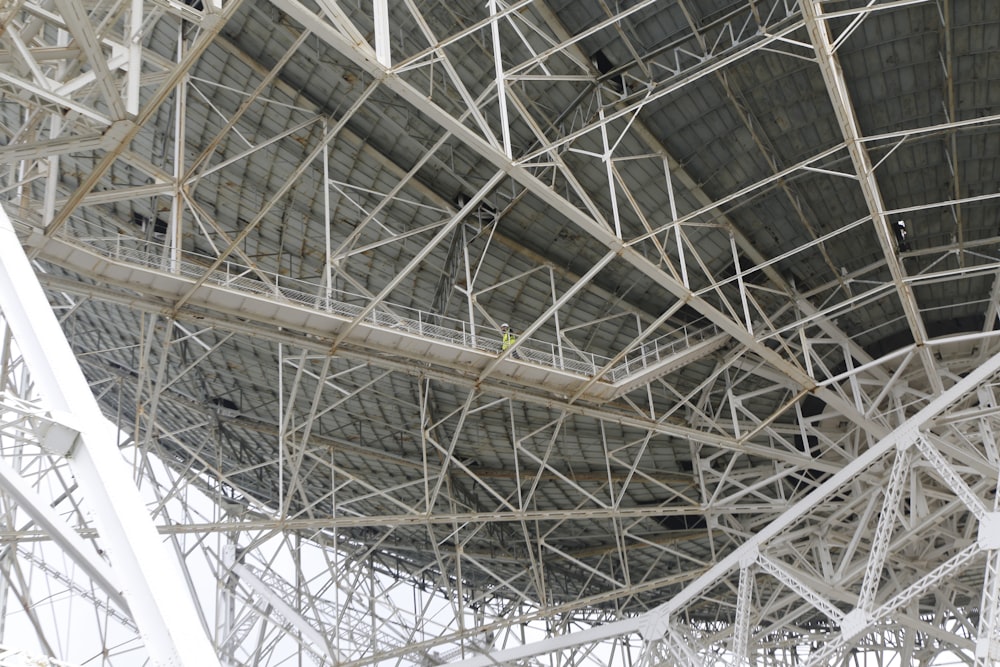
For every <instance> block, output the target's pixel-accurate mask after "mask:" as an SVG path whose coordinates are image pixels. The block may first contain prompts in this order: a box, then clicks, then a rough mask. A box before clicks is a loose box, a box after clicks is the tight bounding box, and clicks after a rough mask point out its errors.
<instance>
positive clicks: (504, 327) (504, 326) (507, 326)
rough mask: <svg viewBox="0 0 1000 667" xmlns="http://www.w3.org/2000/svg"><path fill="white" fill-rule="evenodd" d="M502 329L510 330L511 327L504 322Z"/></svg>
mask: <svg viewBox="0 0 1000 667" xmlns="http://www.w3.org/2000/svg"><path fill="white" fill-rule="evenodd" d="M500 328H501V329H510V325H509V324H507V323H506V322H504V323H503V324H501V325H500Z"/></svg>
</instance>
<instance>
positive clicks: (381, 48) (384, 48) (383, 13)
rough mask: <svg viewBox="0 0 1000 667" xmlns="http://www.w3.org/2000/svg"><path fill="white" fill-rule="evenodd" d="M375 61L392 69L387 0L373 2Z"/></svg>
mask: <svg viewBox="0 0 1000 667" xmlns="http://www.w3.org/2000/svg"><path fill="white" fill-rule="evenodd" d="M374 12H375V16H374V18H375V59H376V60H378V61H379V63H381V64H382V66H383V67H385V68H386V69H389V68H390V67H392V50H391V49H390V48H389V0H375V8H374Z"/></svg>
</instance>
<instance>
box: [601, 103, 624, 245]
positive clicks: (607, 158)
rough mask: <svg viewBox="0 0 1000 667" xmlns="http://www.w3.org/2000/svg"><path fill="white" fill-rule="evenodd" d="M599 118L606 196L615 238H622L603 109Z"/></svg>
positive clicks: (612, 164) (613, 168)
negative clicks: (613, 222) (606, 184)
mask: <svg viewBox="0 0 1000 667" xmlns="http://www.w3.org/2000/svg"><path fill="white" fill-rule="evenodd" d="M597 112H598V114H599V115H600V118H601V144H602V147H603V149H604V153H603V154H602V155H601V158H602V159H603V160H604V171H605V172H606V173H607V177H608V194H609V195H610V196H611V214H612V215H613V216H614V219H615V236H617V237H618V238H621V237H622V220H621V215H619V213H618V191H617V190H616V189H615V165H614V163H613V162H612V161H611V147H610V145H609V144H608V126H607V124H606V123H605V122H604V107H601V108H599V109H598V110H597Z"/></svg>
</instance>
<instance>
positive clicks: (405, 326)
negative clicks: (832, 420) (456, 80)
mask: <svg viewBox="0 0 1000 667" xmlns="http://www.w3.org/2000/svg"><path fill="white" fill-rule="evenodd" d="M64 230H65V228H64ZM60 236H61V237H62V238H63V239H64V240H66V241H68V242H70V243H74V244H77V245H83V246H85V247H87V248H88V249H90V250H91V251H93V252H96V253H98V254H100V255H102V256H104V257H107V258H108V259H112V260H115V261H121V262H125V263H130V264H135V265H138V266H142V267H145V268H149V269H153V270H157V271H164V272H166V273H170V274H172V275H178V276H182V277H185V278H192V279H195V280H202V279H203V280H204V282H206V283H209V284H212V285H215V286H218V287H222V288H226V289H231V290H235V291H238V292H243V293H247V294H254V295H259V296H267V297H277V298H281V299H284V300H286V301H289V302H292V303H295V304H297V305H300V306H304V307H306V308H311V309H314V310H319V311H323V312H327V313H330V314H333V315H337V316H340V317H343V318H347V319H354V318H356V317H357V316H358V315H360V314H361V312H362V311H363V310H364V308H365V304H366V303H367V298H366V297H364V296H363V295H360V294H354V293H351V292H348V291H345V290H341V289H336V288H329V289H328V288H326V287H324V286H322V285H320V284H318V283H310V282H308V281H303V280H298V279H295V278H289V277H287V276H282V275H280V274H278V273H274V272H270V271H262V270H259V269H252V268H250V267H247V266H243V265H240V264H237V263H235V262H231V261H228V260H226V261H223V262H222V263H221V264H219V266H218V268H216V269H214V270H212V271H210V272H208V273H207V274H206V271H208V269H209V268H210V267H211V265H213V264H215V262H216V259H215V258H213V257H210V256H207V255H200V254H198V253H193V252H188V251H184V253H183V258H182V259H174V258H172V257H170V256H169V252H168V251H169V249H168V247H167V246H165V245H164V244H161V243H158V242H155V241H146V240H144V239H139V238H135V237H130V236H113V237H89V238H83V237H74V236H68V235H66V234H64V233H61V234H60ZM150 248H152V249H155V250H158V252H149V249H150ZM258 276H259V277H258ZM261 278H265V279H266V280H269V281H270V282H271V284H268V282H266V281H265V280H262V279H261ZM363 322H365V323H367V324H371V325H374V326H377V327H382V328H386V329H392V330H396V331H400V332H403V333H407V334H411V335H416V336H420V337H421V338H429V339H433V340H437V341H441V342H445V343H449V344H452V345H459V346H462V347H466V348H471V349H475V350H479V351H482V352H487V353H490V354H499V353H500V352H501V343H500V340H499V339H498V338H497V337H493V336H488V335H486V336H484V335H482V334H480V333H473V328H472V327H471V326H470V324H469V323H468V322H466V321H464V320H459V319H455V318H451V317H447V316H444V315H439V314H437V313H430V312H427V311H423V310H419V309H415V308H410V307H407V306H400V305H396V304H386V307H385V308H384V309H375V310H372V311H371V312H369V313H367V314H366V315H365V316H364V318H363ZM719 333H721V331H720V329H719V328H718V327H717V326H716V325H715V324H708V325H707V326H702V327H695V326H693V325H685V326H683V327H681V328H679V329H676V330H674V331H672V332H669V333H666V334H663V335H661V336H659V337H657V338H654V339H653V340H650V341H647V342H645V343H643V344H642V345H640V346H638V347H637V348H635V349H634V350H630V351H629V352H628V354H626V355H625V357H624V358H623V359H622V360H621V361H620V362H618V363H617V364H615V365H614V366H613V367H612V368H611V369H609V370H608V372H607V373H605V374H604V376H603V377H602V380H604V381H607V382H610V383H611V384H617V383H619V382H621V381H624V380H626V379H627V378H629V377H631V376H633V375H635V374H637V373H640V372H642V371H644V370H645V369H647V368H650V367H651V366H653V365H656V364H658V362H660V361H662V360H664V359H667V358H670V357H673V356H674V355H677V354H679V353H680V352H683V351H684V350H685V349H688V348H690V347H691V346H693V345H695V344H697V343H700V342H702V341H704V340H707V339H709V338H712V337H714V336H716V335H718V334H719ZM516 355H517V356H516V358H517V360H519V361H528V362H531V363H534V364H538V365H541V366H546V367H549V368H555V369H558V370H562V371H569V372H572V373H576V374H579V375H583V376H586V377H594V376H595V375H596V374H597V373H598V372H600V370H601V369H602V368H604V367H606V366H607V365H608V364H609V363H610V362H611V359H610V358H609V357H604V356H601V355H597V354H593V353H590V352H583V351H580V350H569V351H567V350H566V349H565V347H559V346H556V345H554V344H552V343H545V342H542V341H535V340H533V341H531V344H530V345H528V344H525V343H522V344H520V345H518V347H517V352H516ZM572 355H575V356H572Z"/></svg>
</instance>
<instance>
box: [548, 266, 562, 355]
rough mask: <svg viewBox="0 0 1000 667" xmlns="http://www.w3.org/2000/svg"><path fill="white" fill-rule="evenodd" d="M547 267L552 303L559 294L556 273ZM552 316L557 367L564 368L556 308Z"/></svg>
mask: <svg viewBox="0 0 1000 667" xmlns="http://www.w3.org/2000/svg"><path fill="white" fill-rule="evenodd" d="M548 269H549V289H550V290H551V292H552V303H555V302H556V299H558V298H559V296H558V295H557V294H556V274H555V271H553V270H552V267H551V266H550V267H548ZM552 317H553V320H554V321H555V325H556V354H557V355H558V356H559V364H558V367H559V368H565V367H566V366H565V360H564V358H563V344H562V329H561V328H560V326H559V311H558V310H557V311H556V312H554V313H553V314H552Z"/></svg>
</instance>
